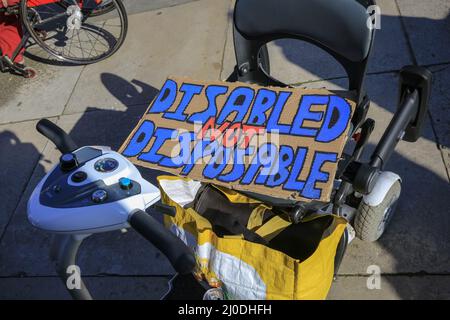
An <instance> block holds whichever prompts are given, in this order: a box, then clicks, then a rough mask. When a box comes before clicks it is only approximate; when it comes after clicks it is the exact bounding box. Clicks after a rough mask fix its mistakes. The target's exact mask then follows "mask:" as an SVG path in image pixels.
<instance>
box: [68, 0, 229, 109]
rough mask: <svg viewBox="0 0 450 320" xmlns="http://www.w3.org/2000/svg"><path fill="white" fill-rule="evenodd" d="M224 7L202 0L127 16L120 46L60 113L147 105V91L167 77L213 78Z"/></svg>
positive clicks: (87, 74)
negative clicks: (126, 32)
mask: <svg viewBox="0 0 450 320" xmlns="http://www.w3.org/2000/svg"><path fill="white" fill-rule="evenodd" d="M229 3H230V2H229V1H208V0H201V1H195V2H191V3H187V4H183V5H178V6H175V7H170V8H165V9H161V10H157V11H149V12H145V13H141V14H136V15H132V16H130V19H129V30H128V35H127V39H126V40H125V43H124V45H123V47H122V48H121V49H120V50H119V51H118V52H117V53H116V54H115V55H114V56H112V57H111V58H110V59H107V60H106V61H103V62H100V63H97V64H94V65H90V66H88V67H87V68H86V70H85V71H84V72H83V74H82V76H81V78H80V80H79V81H78V83H77V86H76V87H75V89H74V93H73V95H72V97H71V99H70V101H69V103H68V106H67V108H66V110H65V113H66V114H71V113H76V112H82V111H84V110H85V109H86V106H95V107H97V108H102V109H108V110H125V109H126V107H125V106H130V105H136V104H143V103H144V104H145V103H147V104H148V103H149V102H150V101H151V99H152V97H153V93H154V92H153V91H152V88H160V87H161V86H162V84H163V81H164V80H165V79H166V78H167V76H169V75H178V76H186V77H192V78H197V79H203V80H209V79H218V78H219V74H220V70H221V63H222V55H223V49H224V41H225V36H226V34H225V30H226V25H227V21H228V7H229ZM144 26H145V27H144ZM118 79H125V80H126V81H127V82H129V83H130V84H131V85H128V86H123V83H122V81H120V80H118ZM135 92H138V93H139V94H137V95H134V93H135Z"/></svg>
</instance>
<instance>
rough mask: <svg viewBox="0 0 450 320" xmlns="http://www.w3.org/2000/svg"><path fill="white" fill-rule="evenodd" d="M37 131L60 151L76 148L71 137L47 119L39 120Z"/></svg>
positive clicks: (68, 151)
mask: <svg viewBox="0 0 450 320" xmlns="http://www.w3.org/2000/svg"><path fill="white" fill-rule="evenodd" d="M36 129H37V131H39V133H41V134H42V135H43V136H45V137H46V138H47V139H49V140H50V141H51V142H53V143H54V144H55V146H56V147H57V148H58V150H59V151H61V153H63V154H64V153H70V152H72V151H74V150H76V149H78V147H77V145H76V143H75V142H74V141H73V140H72V138H71V137H70V136H69V135H68V134H67V133H66V132H65V131H64V130H63V129H61V128H60V127H58V126H57V125H56V124H54V123H53V122H51V121H50V120H47V119H42V120H39V122H38V123H37V125H36Z"/></svg>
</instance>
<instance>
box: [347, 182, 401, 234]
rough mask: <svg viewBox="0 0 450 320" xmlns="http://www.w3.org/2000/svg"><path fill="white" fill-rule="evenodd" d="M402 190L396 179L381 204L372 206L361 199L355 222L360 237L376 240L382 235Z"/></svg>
mask: <svg viewBox="0 0 450 320" xmlns="http://www.w3.org/2000/svg"><path fill="white" fill-rule="evenodd" d="M400 192H401V184H400V181H396V182H395V183H394V184H393V185H392V186H391V188H390V189H389V191H388V192H387V193H386V195H385V197H384V199H383V201H381V203H380V204H378V205H376V206H371V205H368V204H367V203H365V202H364V199H363V200H362V201H361V203H360V205H359V208H358V213H357V215H356V217H355V224H354V228H355V232H356V236H357V237H358V238H359V239H361V240H363V241H368V242H374V241H377V240H378V239H379V238H380V237H381V235H382V234H383V233H384V231H385V230H386V227H387V225H388V224H389V222H390V221H391V218H392V216H393V214H394V212H395V208H396V205H397V202H398V198H399V197H400Z"/></svg>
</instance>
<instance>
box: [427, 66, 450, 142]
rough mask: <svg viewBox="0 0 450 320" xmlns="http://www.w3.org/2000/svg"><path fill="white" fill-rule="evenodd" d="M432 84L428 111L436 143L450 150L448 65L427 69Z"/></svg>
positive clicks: (449, 80)
mask: <svg viewBox="0 0 450 320" xmlns="http://www.w3.org/2000/svg"><path fill="white" fill-rule="evenodd" d="M429 69H430V71H431V72H433V84H432V87H431V88H432V89H431V90H432V91H431V98H430V105H429V109H430V112H431V117H432V118H433V125H434V129H435V130H436V134H437V136H438V142H439V143H440V144H441V145H442V146H444V147H446V148H450V63H449V64H446V65H442V66H434V67H430V68H429Z"/></svg>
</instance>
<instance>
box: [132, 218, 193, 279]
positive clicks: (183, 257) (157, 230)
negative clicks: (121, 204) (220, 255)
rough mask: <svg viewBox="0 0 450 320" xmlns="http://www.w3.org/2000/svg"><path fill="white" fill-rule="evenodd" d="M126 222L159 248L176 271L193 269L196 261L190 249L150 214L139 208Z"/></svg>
mask: <svg viewBox="0 0 450 320" xmlns="http://www.w3.org/2000/svg"><path fill="white" fill-rule="evenodd" d="M128 222H129V223H130V225H131V226H132V227H133V229H134V230H136V231H137V232H138V233H139V234H141V235H142V236H143V237H144V238H145V239H147V240H148V241H150V242H151V243H152V244H153V245H154V246H155V247H156V248H158V249H159V250H161V252H162V253H163V254H164V255H165V256H166V257H167V259H169V261H170V263H171V264H172V266H173V267H174V269H175V270H176V271H177V272H178V273H180V274H187V273H189V272H192V270H194V267H195V264H196V262H195V256H194V253H193V252H192V250H191V249H190V248H189V247H188V246H186V244H185V243H184V242H183V241H181V240H180V239H179V238H177V237H176V236H175V235H174V234H172V233H171V232H170V231H169V230H167V229H166V228H165V227H164V226H163V225H162V224H161V223H159V222H158V221H156V220H155V219H154V218H153V217H152V216H150V215H149V214H147V213H146V212H144V211H140V210H139V211H137V212H135V213H133V214H132V215H131V217H130V219H129V221H128Z"/></svg>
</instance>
